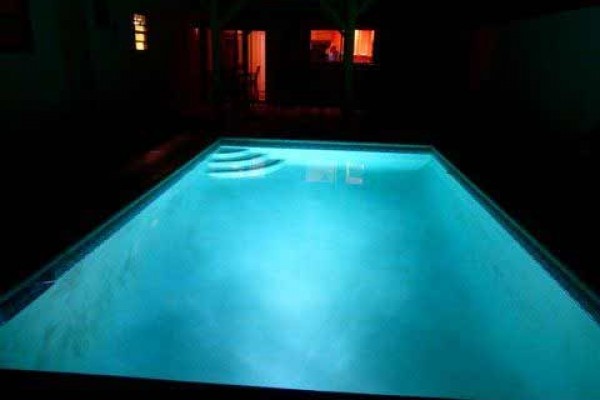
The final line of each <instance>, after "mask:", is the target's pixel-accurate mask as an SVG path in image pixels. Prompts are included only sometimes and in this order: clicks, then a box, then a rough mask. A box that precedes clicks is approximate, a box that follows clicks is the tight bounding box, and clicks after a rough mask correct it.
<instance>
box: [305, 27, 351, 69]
mask: <svg viewBox="0 0 600 400" xmlns="http://www.w3.org/2000/svg"><path fill="white" fill-rule="evenodd" d="M343 44H344V37H343V36H342V33H341V32H340V31H333V30H332V31H324V30H318V31H310V59H311V61H313V62H339V61H342V53H343V51H344V46H343Z"/></svg>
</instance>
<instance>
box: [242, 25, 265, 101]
mask: <svg viewBox="0 0 600 400" xmlns="http://www.w3.org/2000/svg"><path fill="white" fill-rule="evenodd" d="M266 39H267V34H266V32H265V31H251V32H250V33H249V34H248V62H247V68H248V69H247V71H246V72H247V73H248V76H249V77H250V85H249V90H250V97H251V98H252V99H253V100H256V101H265V100H266V98H267V96H266V93H267V91H266V88H267V82H266V76H267V74H266V72H267V71H266V70H267V68H266V67H267V65H266V60H267V57H266V53H267V45H266V42H267V40H266Z"/></svg>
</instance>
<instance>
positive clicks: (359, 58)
mask: <svg viewBox="0 0 600 400" xmlns="http://www.w3.org/2000/svg"><path fill="white" fill-rule="evenodd" d="M374 43H375V31H374V30H365V29H359V30H356V31H355V32H354V62H355V63H360V64H372V63H373V44H374Z"/></svg>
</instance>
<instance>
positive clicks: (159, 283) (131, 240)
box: [0, 141, 600, 400]
mask: <svg viewBox="0 0 600 400" xmlns="http://www.w3.org/2000/svg"><path fill="white" fill-rule="evenodd" d="M553 276H558V277H559V278H560V277H563V278H560V279H559V280H561V283H559V282H558V280H556V279H555V278H554V277H553ZM567 278H568V274H566V275H565V273H564V270H563V269H562V268H561V267H560V265H557V264H556V265H555V264H554V263H553V261H552V260H551V258H549V257H546V256H545V253H544V251H543V250H542V249H539V248H536V246H535V244H533V245H532V244H531V243H530V242H527V236H526V235H525V234H523V233H522V232H520V231H519V230H518V229H515V228H514V227H511V226H510V221H508V220H506V219H505V218H504V217H503V215H502V213H501V212H500V211H498V210H497V209H495V208H494V206H493V204H491V203H489V202H488V201H487V200H486V199H485V198H484V197H482V196H481V195H480V194H479V193H478V192H477V190H476V189H475V188H473V187H471V186H470V184H469V183H468V182H466V181H465V180H464V179H463V178H462V177H461V176H460V174H458V173H457V172H456V171H455V170H454V168H453V167H452V166H451V165H449V164H448V163H447V162H446V161H444V160H443V158H442V157H441V156H439V155H438V154H437V153H436V152H435V151H434V150H433V149H430V148H426V147H390V146H357V145H348V146H345V145H342V144H337V145H325V144H314V143H313V144H307V143H302V142H300V143H299V142H261V141H221V142H218V143H217V144H216V145H214V146H212V147H211V148H209V149H208V150H207V151H206V152H205V153H204V154H202V155H200V156H199V157H198V158H197V159H196V160H194V161H192V162H191V163H190V164H189V165H188V166H186V167H185V168H183V169H182V170H181V171H180V172H179V173H177V174H176V175H175V176H173V177H172V178H171V179H169V180H168V181H167V182H165V183H164V184H162V185H161V186H160V187H159V188H157V189H155V190H154V191H153V192H152V193H151V194H149V195H147V196H146V197H145V198H143V199H141V200H140V201H139V202H137V203H136V204H134V205H133V206H131V207H130V208H129V209H128V210H126V211H125V212H123V213H121V215H119V216H117V217H115V219H114V220H113V221H111V222H109V223H108V224H107V225H106V226H104V227H103V228H101V229H100V230H99V231H98V232H95V233H94V234H92V235H91V236H90V237H89V238H87V239H86V240H85V241H84V242H82V244H80V245H78V246H76V247H75V248H74V249H71V251H69V252H67V253H66V254H65V255H64V256H62V257H60V258H59V259H57V260H56V261H55V262H53V263H52V264H51V265H49V266H48V267H47V268H46V269H45V270H44V271H42V273H40V274H38V276H37V277H34V278H32V279H31V280H30V281H29V282H28V283H26V284H24V285H23V286H22V287H20V288H19V289H18V290H15V291H14V292H13V293H11V294H9V295H8V296H6V297H5V298H4V299H3V300H2V311H3V315H4V321H3V325H2V326H1V327H0V366H1V367H3V368H9V369H24V370H39V371H59V372H75V373H83V374H100V375H117V376H129V377H143V378H159V379H168V380H178V381H193V382H206V383H220V384H235V385H250V386H261V387H280V388H290V389H310V390H319V391H336V392H353V393H369V394H392V395H407V396H408V395H412V396H431V397H443V398H446V397H447V398H469V399H490V400H491V399H524V400H525V399H527V400H532V399H563V400H567V399H577V400H582V399H598V398H600V372H599V371H600V369H599V368H600V327H599V325H598V323H597V322H596V319H595V317H594V315H595V314H594V313H593V310H592V311H590V309H589V308H584V307H583V306H582V303H581V302H580V301H576V300H575V298H574V297H573V294H575V295H576V297H577V298H578V299H584V300H585V299H587V297H586V292H585V291H584V290H583V289H580V288H578V287H577V284H576V282H570V283H569V282H568V281H563V280H562V279H567ZM565 287H570V288H572V289H573V290H574V291H567V290H566V289H565ZM590 298H591V297H590ZM588 300H589V299H588ZM586 304H588V303H586ZM588 305H589V304H588Z"/></svg>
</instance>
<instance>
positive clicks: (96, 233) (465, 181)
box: [0, 137, 600, 327]
mask: <svg viewBox="0 0 600 400" xmlns="http://www.w3.org/2000/svg"><path fill="white" fill-rule="evenodd" d="M220 146H240V147H241V146H255V147H256V146H262V147H273V148H289V147H293V148H298V149H320V150H355V151H378V152H388V153H397V152H403V153H421V154H431V155H432V156H433V157H434V158H435V159H436V160H437V161H438V162H439V163H440V165H442V167H444V169H445V170H446V171H447V172H448V173H449V174H450V175H451V176H453V177H454V178H456V179H457V180H458V182H459V184H460V185H461V186H462V187H464V188H465V189H466V190H467V191H468V192H469V193H470V194H471V195H473V196H474V197H475V198H476V200H477V201H478V202H479V203H480V204H482V206H483V207H484V208H485V209H486V210H487V211H488V212H490V214H491V215H492V217H493V218H494V219H495V220H496V221H498V222H499V223H500V224H501V225H502V226H503V227H504V228H505V229H506V230H507V232H508V233H509V234H510V235H511V236H512V237H513V238H514V239H515V240H516V241H517V242H518V243H519V244H521V245H522V246H523V247H524V248H525V250H526V251H527V252H528V253H529V254H531V255H532V256H533V257H534V258H535V259H536V261H538V262H539V264H541V265H542V267H543V268H544V269H545V270H546V271H547V272H548V273H549V274H550V275H551V276H552V277H553V278H554V279H555V280H556V281H557V282H558V284H559V285H560V286H561V287H562V288H563V289H565V290H566V291H567V292H568V293H569V294H570V295H571V296H572V297H573V298H574V299H575V300H576V301H577V302H578V303H579V304H580V305H581V306H582V308H583V309H584V310H585V311H586V312H587V313H588V314H589V315H590V316H591V317H592V318H593V319H594V320H595V321H596V322H597V323H598V324H599V325H600V298H599V297H598V296H597V295H596V294H595V293H594V292H593V291H592V290H591V289H589V288H588V287H587V286H586V285H585V284H584V283H583V282H582V281H581V280H579V279H578V278H577V277H576V276H575V275H574V274H573V273H572V272H571V271H570V270H569V268H568V267H566V265H564V264H563V263H562V262H561V261H560V260H558V259H557V258H556V257H554V256H553V255H552V254H551V253H550V252H549V251H548V250H547V249H546V248H545V247H544V246H543V245H542V244H541V243H539V242H538V241H537V240H536V239H535V238H534V237H533V236H532V235H531V234H530V233H529V232H527V231H526V230H525V229H524V228H523V227H522V226H521V225H520V224H518V223H517V222H516V221H515V220H514V219H513V218H511V217H510V216H509V215H508V214H507V213H506V212H505V211H504V210H503V209H502V208H501V207H500V206H499V205H497V204H496V203H495V202H494V201H493V200H492V199H491V198H490V197H489V196H487V195H486V194H485V193H484V192H483V191H482V190H481V189H479V188H478V187H477V185H475V184H474V183H473V182H472V181H471V180H469V178H467V177H466V176H465V175H464V174H463V173H462V172H461V171H460V170H459V169H458V168H457V167H456V166H454V164H452V162H451V161H449V160H448V159H447V158H446V157H444V156H443V155H442V154H441V153H440V152H439V151H438V150H437V149H436V148H435V147H434V146H430V145H403V144H390V143H372V142H365V143H363V142H343V141H318V140H287V139H282V140H277V139H248V138H237V137H231V138H218V139H216V140H215V141H214V142H213V143H211V144H210V145H208V146H207V147H206V148H204V149H203V150H202V151H200V152H199V153H198V154H197V155H196V156H194V157H193V158H192V159H191V160H189V161H188V162H186V163H185V164H184V165H183V166H181V167H179V168H177V169H176V170H175V171H173V172H172V173H171V174H170V175H169V176H168V177H166V178H165V179H163V180H162V181H161V182H159V183H157V184H156V185H154V186H153V187H151V188H150V189H148V190H147V191H146V192H145V193H144V194H142V195H141V196H140V197H138V198H137V199H135V200H133V201H132V202H131V203H129V204H128V205H127V206H126V207H124V208H123V209H121V210H120V211H118V212H117V213H115V214H114V215H113V216H112V217H110V218H109V219H108V220H106V221H105V222H104V223H102V224H101V225H99V226H98V227H97V228H96V229H94V230H92V231H91V232H90V233H88V234H87V235H85V236H84V237H83V238H82V239H81V240H79V241H78V242H76V243H75V244H73V245H72V246H71V247H69V248H67V249H66V250H65V251H64V252H62V253H61V254H59V255H58V256H56V257H55V258H54V259H52V260H51V261H50V262H49V263H47V264H46V265H45V266H43V267H42V268H41V269H40V270H39V271H38V272H36V273H34V274H33V275H31V276H30V277H28V278H27V279H25V280H24V281H23V282H21V283H20V284H19V285H17V286H16V287H14V288H13V289H12V290H9V291H8V292H6V293H5V294H4V295H2V296H0V327H1V326H2V325H3V324H5V323H6V322H8V321H9V320H10V319H12V317H14V316H15V315H16V314H18V313H19V312H20V311H21V310H23V309H24V308H25V307H27V306H28V305H29V304H31V303H32V302H33V301H34V300H35V299H37V298H38V297H39V296H41V295H42V294H43V293H44V292H45V291H46V290H48V289H49V288H50V287H51V286H52V285H53V284H54V283H55V282H56V281H57V280H58V279H59V278H60V277H61V276H62V275H63V274H64V273H65V272H67V271H68V270H70V269H71V268H72V267H73V266H74V265H75V264H76V263H77V262H78V261H79V260H80V259H81V258H83V257H84V256H86V255H87V254H88V253H89V252H90V251H91V250H92V249H93V248H94V247H96V246H97V245H98V244H99V243H101V242H103V241H104V240H105V239H106V238H107V237H109V236H110V235H111V234H112V233H113V232H114V231H115V230H117V229H119V228H120V227H121V226H122V225H123V224H124V223H125V222H126V221H127V220H128V219H130V218H132V217H133V216H135V215H136V214H137V213H138V212H139V211H140V210H142V209H143V208H144V207H145V206H146V205H148V204H149V203H150V202H151V201H153V200H154V199H156V198H157V197H158V196H160V195H161V194H162V193H163V192H164V191H165V190H166V189H168V188H169V187H171V186H172V185H173V184H175V183H176V182H177V181H179V179H181V178H182V177H183V176H185V175H186V174H187V173H188V172H189V171H190V170H192V169H193V168H194V167H195V166H196V165H197V164H199V163H201V162H202V161H204V159H205V158H206V157H207V156H209V155H210V154H211V153H212V152H213V151H214V150H216V149H217V148H219V147H220Z"/></svg>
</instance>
